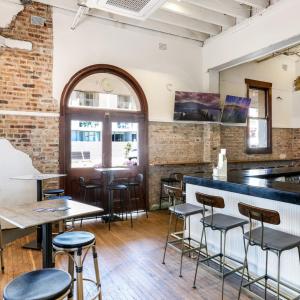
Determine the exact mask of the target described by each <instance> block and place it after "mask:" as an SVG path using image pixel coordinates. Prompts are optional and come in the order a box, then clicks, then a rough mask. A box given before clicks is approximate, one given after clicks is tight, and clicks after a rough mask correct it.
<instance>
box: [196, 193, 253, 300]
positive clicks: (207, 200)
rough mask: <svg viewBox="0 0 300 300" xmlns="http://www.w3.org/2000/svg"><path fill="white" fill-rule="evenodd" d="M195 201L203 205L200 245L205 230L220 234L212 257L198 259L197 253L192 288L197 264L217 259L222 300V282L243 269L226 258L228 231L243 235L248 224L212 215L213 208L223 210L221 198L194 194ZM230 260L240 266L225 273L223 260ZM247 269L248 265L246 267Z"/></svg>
mask: <svg viewBox="0 0 300 300" xmlns="http://www.w3.org/2000/svg"><path fill="white" fill-rule="evenodd" d="M196 199H197V201H198V202H199V203H201V204H202V205H203V218H202V219H201V223H202V226H203V227H202V234H201V240H200V243H201V244H202V240H203V237H204V239H205V241H206V228H210V229H212V230H217V231H219V232H220V252H219V253H217V254H214V255H209V256H207V257H206V258H204V259H200V255H201V253H200V251H199V253H198V259H197V264H196V271H195V277H194V285H193V287H194V288H196V279H197V272H198V266H199V263H205V262H207V263H208V262H209V261H210V260H212V259H215V258H217V257H219V258H220V260H219V261H220V272H219V273H220V274H221V276H222V299H223V296H224V280H225V277H227V276H228V275H230V274H233V273H235V272H237V271H239V270H241V269H242V268H243V266H242V262H240V261H238V260H236V259H234V258H232V257H229V256H226V237H227V233H228V231H229V230H232V229H235V228H241V229H242V232H243V233H244V226H245V225H246V224H248V221H247V220H244V219H241V218H236V217H233V216H230V215H226V214H221V213H214V208H219V209H223V208H224V207H225V202H224V199H223V198H222V197H217V196H211V195H206V194H203V193H199V192H197V193H196ZM207 208H209V209H210V210H211V214H210V215H208V216H205V211H206V210H207ZM244 249H245V251H246V244H245V242H244ZM226 258H227V259H230V260H232V261H235V262H237V263H240V264H241V266H240V267H237V268H235V269H233V270H230V271H227V272H226V270H225V259H226ZM246 267H247V269H248V265H246Z"/></svg>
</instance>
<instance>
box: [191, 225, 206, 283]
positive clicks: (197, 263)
mask: <svg viewBox="0 0 300 300" xmlns="http://www.w3.org/2000/svg"><path fill="white" fill-rule="evenodd" d="M204 231H205V226H204V224H203V228H202V233H201V238H200V247H201V246H202V241H203V236H204ZM200 250H201V249H199V252H198V256H197V262H196V270H195V276H194V284H193V288H194V289H195V288H196V280H197V274H198V267H199V263H200V255H201V251H200ZM206 250H207V247H206Z"/></svg>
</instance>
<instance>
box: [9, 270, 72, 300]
mask: <svg viewBox="0 0 300 300" xmlns="http://www.w3.org/2000/svg"><path fill="white" fill-rule="evenodd" d="M71 283H72V279H71V276H70V275H69V274H68V273H66V272H64V271H61V270H57V269H43V270H38V271H33V272H29V273H24V274H22V275H21V276H19V277H17V278H15V279H14V280H12V281H11V282H10V283H9V284H8V285H7V286H6V287H5V289H4V293H3V296H4V300H25V299H26V300H36V299H39V300H50V299H56V298H58V297H60V296H62V295H64V294H65V293H66V292H67V291H68V290H69V288H70V287H71Z"/></svg>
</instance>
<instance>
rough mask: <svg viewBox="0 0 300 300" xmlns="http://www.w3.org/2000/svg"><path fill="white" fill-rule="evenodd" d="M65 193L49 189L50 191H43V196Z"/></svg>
mask: <svg viewBox="0 0 300 300" xmlns="http://www.w3.org/2000/svg"><path fill="white" fill-rule="evenodd" d="M64 192H65V190H64V189H50V190H44V191H43V193H44V195H59V194H63V193H64Z"/></svg>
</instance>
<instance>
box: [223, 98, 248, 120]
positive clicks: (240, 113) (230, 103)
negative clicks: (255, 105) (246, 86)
mask: <svg viewBox="0 0 300 300" xmlns="http://www.w3.org/2000/svg"><path fill="white" fill-rule="evenodd" d="M250 103H251V99H250V98H244V97H236V96H230V95H227V96H226V100H225V105H224V109H223V113H222V118H221V122H222V123H246V121H247V116H248V110H249V106H250Z"/></svg>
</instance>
